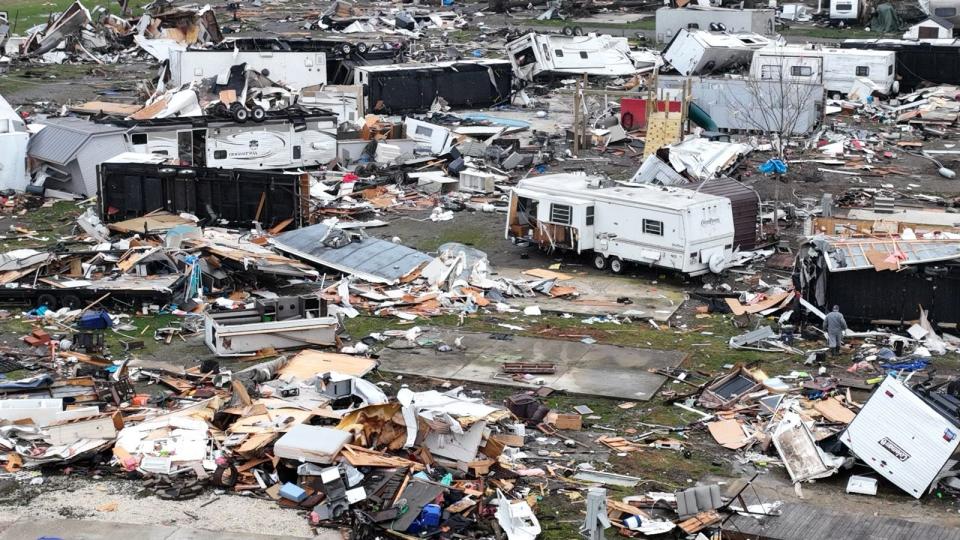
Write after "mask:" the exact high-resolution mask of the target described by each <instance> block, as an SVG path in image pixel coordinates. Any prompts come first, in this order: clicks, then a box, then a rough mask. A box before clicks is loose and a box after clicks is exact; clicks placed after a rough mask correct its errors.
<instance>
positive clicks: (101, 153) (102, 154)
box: [77, 134, 126, 195]
mask: <svg viewBox="0 0 960 540" xmlns="http://www.w3.org/2000/svg"><path fill="white" fill-rule="evenodd" d="M125 151H126V146H125V145H124V142H123V137H122V136H120V135H119V134H112V135H111V134H107V135H95V136H93V137H92V138H91V139H90V141H89V142H87V143H86V144H85V145H84V146H83V148H81V149H80V153H79V154H77V161H78V162H79V164H80V170H81V171H82V173H83V185H84V186H85V188H86V190H87V192H86V193H84V195H96V193H97V165H100V164H101V163H103V162H104V161H106V160H108V159H110V158H112V157H116V156H118V155H120V154H122V153H123V152H125Z"/></svg>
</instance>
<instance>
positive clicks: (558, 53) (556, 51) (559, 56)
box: [553, 49, 563, 58]
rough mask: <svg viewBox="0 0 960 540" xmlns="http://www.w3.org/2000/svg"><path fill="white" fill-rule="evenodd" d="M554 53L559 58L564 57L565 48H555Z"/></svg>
mask: <svg viewBox="0 0 960 540" xmlns="http://www.w3.org/2000/svg"><path fill="white" fill-rule="evenodd" d="M553 55H554V56H556V57H557V58H563V49H554V50H553Z"/></svg>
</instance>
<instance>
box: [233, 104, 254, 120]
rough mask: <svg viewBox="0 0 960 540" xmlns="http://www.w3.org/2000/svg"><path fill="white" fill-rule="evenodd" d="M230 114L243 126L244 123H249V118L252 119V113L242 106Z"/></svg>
mask: <svg viewBox="0 0 960 540" xmlns="http://www.w3.org/2000/svg"><path fill="white" fill-rule="evenodd" d="M230 114H232V115H233V119H234V120H236V121H237V122H239V123H241V124H243V123H244V122H246V121H247V119H248V118H250V111H248V110H246V109H244V108H243V107H242V106H241V107H235V108H234V109H233V110H232V111H230Z"/></svg>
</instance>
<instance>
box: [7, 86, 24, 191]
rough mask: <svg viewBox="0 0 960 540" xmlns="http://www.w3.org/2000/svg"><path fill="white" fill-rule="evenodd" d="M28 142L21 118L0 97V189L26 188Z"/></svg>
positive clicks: (20, 189)
mask: <svg viewBox="0 0 960 540" xmlns="http://www.w3.org/2000/svg"><path fill="white" fill-rule="evenodd" d="M29 140H30V133H29V132H28V131H27V126H26V124H25V123H24V121H23V118H21V117H20V115H19V114H17V111H15V110H13V107H11V106H10V104H9V103H7V101H6V100H5V99H3V96H0V189H15V190H17V191H23V189H24V188H26V186H27V182H28V181H29V177H28V176H27V170H26V169H27V143H28V142H29Z"/></svg>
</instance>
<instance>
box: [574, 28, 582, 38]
mask: <svg viewBox="0 0 960 540" xmlns="http://www.w3.org/2000/svg"><path fill="white" fill-rule="evenodd" d="M573 35H575V36H582V35H583V28H580V27H579V26H574V27H573Z"/></svg>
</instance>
